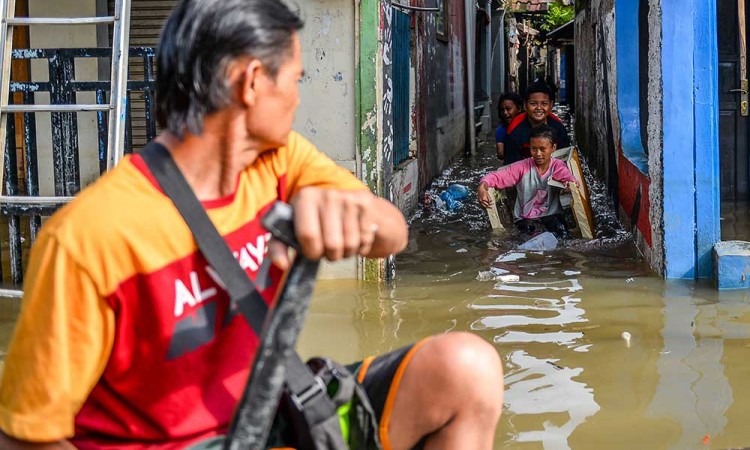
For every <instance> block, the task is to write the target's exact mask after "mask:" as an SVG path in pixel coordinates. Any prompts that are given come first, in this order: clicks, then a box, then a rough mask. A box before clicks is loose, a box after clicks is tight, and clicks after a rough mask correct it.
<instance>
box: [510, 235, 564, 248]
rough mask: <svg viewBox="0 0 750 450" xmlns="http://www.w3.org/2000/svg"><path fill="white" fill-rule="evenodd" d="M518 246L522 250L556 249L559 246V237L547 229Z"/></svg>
mask: <svg viewBox="0 0 750 450" xmlns="http://www.w3.org/2000/svg"><path fill="white" fill-rule="evenodd" d="M518 248H519V249H521V250H554V249H555V248H557V238H556V237H555V235H554V234H552V233H550V232H549V231H545V232H544V233H542V234H538V235H536V236H534V237H533V238H531V239H529V240H528V241H526V242H524V243H523V244H521V245H520V246H519V247H518Z"/></svg>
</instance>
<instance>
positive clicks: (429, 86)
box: [415, 1, 467, 189]
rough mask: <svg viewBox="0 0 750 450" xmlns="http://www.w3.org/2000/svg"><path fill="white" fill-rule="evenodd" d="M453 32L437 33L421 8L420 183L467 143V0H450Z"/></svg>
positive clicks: (426, 182) (418, 48)
mask: <svg viewBox="0 0 750 450" xmlns="http://www.w3.org/2000/svg"><path fill="white" fill-rule="evenodd" d="M448 15H449V18H450V23H449V32H448V35H447V37H446V39H442V38H438V36H437V33H436V28H435V15H434V14H418V15H417V16H416V19H415V28H416V34H417V36H416V66H417V73H418V74H419V76H418V77H417V78H418V79H417V103H416V106H417V107H416V109H417V113H416V129H417V135H418V137H419V139H418V141H419V142H418V162H419V186H420V189H423V188H425V187H426V186H427V185H429V183H430V182H431V181H432V179H433V178H434V177H435V176H437V175H438V174H440V172H441V171H442V170H443V169H444V168H445V167H446V166H447V165H448V164H449V163H450V162H451V160H452V159H453V158H454V157H455V156H456V155H458V154H460V153H461V152H462V151H463V150H464V148H465V145H466V140H467V138H466V120H467V116H466V97H465V95H466V86H465V80H466V74H465V73H466V70H465V62H464V61H465V58H466V55H465V54H464V52H465V45H464V44H465V40H466V37H465V36H466V31H465V30H466V26H465V20H464V17H465V16H464V2H459V1H452V2H450V11H449V14H448Z"/></svg>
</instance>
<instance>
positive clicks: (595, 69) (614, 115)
mask: <svg viewBox="0 0 750 450" xmlns="http://www.w3.org/2000/svg"><path fill="white" fill-rule="evenodd" d="M659 3H660V2H659V0H651V1H650V8H649V12H648V18H647V22H648V24H649V29H650V30H657V31H656V32H650V33H648V34H647V36H648V38H647V39H644V41H646V40H647V41H648V44H647V45H648V50H647V52H648V57H647V58H646V59H645V60H644V58H640V57H639V55H640V53H639V49H640V45H641V44H640V42H639V41H640V39H642V38H643V36H644V35H643V34H641V35H639V34H638V32H637V30H638V20H639V16H638V8H637V2H632V1H621V0H596V1H592V2H590V4H589V5H588V6H587V7H586V8H579V11H578V12H577V14H576V19H575V51H576V69H577V71H576V77H577V78H576V86H575V87H573V86H569V87H568V90H569V91H571V90H573V89H575V95H576V138H577V141H578V144H579V146H580V148H581V152H582V153H583V154H584V155H585V156H586V158H587V160H588V162H589V164H590V165H591V166H592V167H593V169H594V170H595V172H596V173H597V175H598V176H600V177H601V178H603V179H604V180H605V181H606V185H607V190H608V192H609V194H610V197H611V199H612V201H613V203H614V206H615V208H616V209H617V210H618V211H619V212H620V217H621V221H622V223H623V225H624V226H625V227H626V228H629V229H630V230H631V231H632V232H633V234H634V236H635V238H636V242H637V244H638V247H639V248H640V249H641V251H642V253H643V254H644V256H645V257H646V259H647V260H648V261H649V262H650V263H651V266H652V267H653V268H654V269H655V270H656V271H658V272H662V269H663V242H662V228H661V226H660V225H659V224H660V223H661V219H660V216H661V203H662V202H661V198H662V195H661V151H662V145H661V128H662V124H661V108H662V95H661V65H660V64H659V61H660V51H661V50H660V45H661V42H660V37H661V33H660V32H659V31H660V29H661V26H660V23H661V21H660V15H659V14H660V5H659ZM633 8H634V9H633ZM641 63H643V64H641ZM640 65H644V66H647V67H640ZM642 74H648V76H647V77H643V76H641V75H642ZM641 91H642V92H643V94H641ZM602 93H604V94H603V95H602ZM643 99H646V100H645V104H644V105H642V104H641V102H642V100H643ZM642 106H645V108H643V109H644V110H646V111H648V114H647V115H644V117H643V118H642V117H641V109H642ZM642 119H643V120H642ZM653 199H657V201H653ZM655 225H656V226H655Z"/></svg>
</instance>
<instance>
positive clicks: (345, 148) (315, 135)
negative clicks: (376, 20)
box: [294, 0, 357, 173]
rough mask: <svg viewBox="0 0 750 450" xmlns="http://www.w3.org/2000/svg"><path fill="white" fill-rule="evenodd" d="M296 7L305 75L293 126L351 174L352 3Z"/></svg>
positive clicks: (335, 0) (339, 0) (333, 0)
mask: <svg viewBox="0 0 750 450" xmlns="http://www.w3.org/2000/svg"><path fill="white" fill-rule="evenodd" d="M299 6H300V7H301V10H302V17H303V19H304V21H305V27H304V28H303V29H302V32H301V34H300V39H301V41H302V60H303V63H304V67H305V76H304V77H303V79H302V81H301V82H300V97H301V103H300V107H299V109H298V110H297V116H296V119H295V121H294V128H295V129H296V130H298V131H299V132H300V133H302V134H303V135H304V136H305V137H306V138H308V139H310V140H311V141H312V142H314V143H315V145H317V146H318V148H320V149H321V150H322V151H325V152H326V153H327V154H328V155H329V156H331V158H333V159H334V160H336V161H337V162H338V163H339V164H341V165H342V166H344V167H346V168H347V169H349V170H351V171H352V172H355V173H356V164H355V161H356V156H355V155H356V146H357V143H356V139H357V129H356V124H355V121H354V118H355V103H356V92H355V90H354V80H355V72H354V54H355V53H354V52H355V49H354V39H352V37H353V36H354V31H355V27H354V3H353V2H352V1H351V0H317V1H315V2H300V3H299Z"/></svg>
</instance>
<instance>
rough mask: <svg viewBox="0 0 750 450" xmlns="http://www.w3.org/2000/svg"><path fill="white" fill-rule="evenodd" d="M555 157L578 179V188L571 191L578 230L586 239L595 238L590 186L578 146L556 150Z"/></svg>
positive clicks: (553, 155)
mask: <svg viewBox="0 0 750 450" xmlns="http://www.w3.org/2000/svg"><path fill="white" fill-rule="evenodd" d="M552 157H553V158H557V159H561V160H563V161H564V162H565V164H566V165H567V166H568V168H569V169H570V171H571V173H572V174H573V176H574V177H575V178H576V180H577V181H578V186H579V187H578V188H577V189H576V190H575V192H571V194H570V195H571V198H572V203H571V207H572V209H573V217H574V218H575V220H576V224H578V231H579V232H580V234H581V237H582V238H584V239H593V238H594V214H593V212H592V211H591V204H590V199H591V197H590V195H589V188H588V185H587V184H586V178H585V177H584V176H583V167H582V165H581V159H580V157H579V156H578V147H566V148H561V149H559V150H557V151H555V152H554V153H553V154H552Z"/></svg>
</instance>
